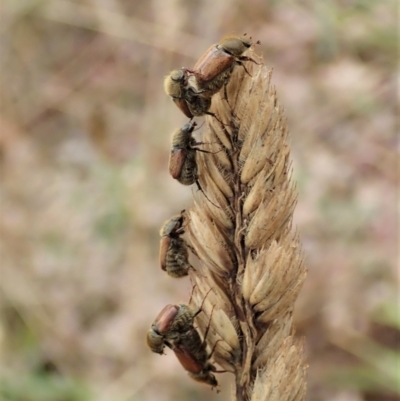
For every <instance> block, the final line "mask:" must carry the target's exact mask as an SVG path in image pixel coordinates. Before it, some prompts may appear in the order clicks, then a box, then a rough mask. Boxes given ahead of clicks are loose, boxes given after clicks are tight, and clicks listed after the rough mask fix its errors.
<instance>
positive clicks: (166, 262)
mask: <svg viewBox="0 0 400 401" xmlns="http://www.w3.org/2000/svg"><path fill="white" fill-rule="evenodd" d="M184 212H185V211H184V210H182V212H181V213H180V214H178V215H176V216H174V217H172V218H171V219H169V220H167V221H166V222H165V223H164V225H163V226H162V227H161V230H160V236H161V241H160V255H159V258H160V266H161V269H162V270H164V271H166V272H167V273H168V274H169V275H170V276H171V277H175V278H179V277H184V276H187V275H188V269H189V268H191V267H192V266H191V265H190V263H189V262H188V258H189V252H188V246H187V244H186V241H185V240H184V239H183V238H181V235H182V234H183V233H184V232H185V231H184V228H183V222H184Z"/></svg>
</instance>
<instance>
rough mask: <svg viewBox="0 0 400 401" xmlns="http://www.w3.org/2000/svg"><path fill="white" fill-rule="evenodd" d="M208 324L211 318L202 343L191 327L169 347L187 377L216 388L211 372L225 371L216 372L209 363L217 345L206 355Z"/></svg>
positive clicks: (216, 383)
mask: <svg viewBox="0 0 400 401" xmlns="http://www.w3.org/2000/svg"><path fill="white" fill-rule="evenodd" d="M211 316H212V312H211ZM210 323H211V317H210V321H209V323H208V326H207V329H206V331H205V333H204V340H203V341H202V340H201V338H200V336H199V333H198V332H197V330H196V329H195V328H194V327H193V326H191V327H190V328H189V330H187V331H185V332H182V333H181V334H180V335H179V338H178V340H177V341H175V342H174V343H173V344H172V346H171V345H170V347H171V348H172V350H173V351H174V353H175V355H176V357H177V358H178V360H179V362H180V363H181V365H182V366H183V368H184V369H185V370H186V371H188V372H189V376H190V377H191V378H192V379H194V380H196V381H198V382H201V383H206V384H209V385H210V386H211V387H216V386H218V382H217V379H216V378H215V376H214V375H213V374H212V373H211V372H214V373H224V372H225V371H219V370H217V369H216V367H215V366H214V365H213V364H212V363H211V362H210V359H211V356H212V354H213V353H214V350H215V346H216V345H217V343H215V344H214V348H213V350H212V351H211V353H210V354H208V353H207V349H206V347H207V344H206V338H207V334H208V330H209V328H210Z"/></svg>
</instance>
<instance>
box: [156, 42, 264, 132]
mask: <svg viewBox="0 0 400 401" xmlns="http://www.w3.org/2000/svg"><path fill="white" fill-rule="evenodd" d="M259 43H260V42H259V41H257V44H259ZM252 45H253V42H252V40H251V38H247V37H246V36H245V35H243V36H226V37H224V38H222V39H221V40H220V41H219V42H218V43H216V44H214V45H212V46H211V47H210V48H209V49H208V50H207V51H206V52H205V53H204V54H203V55H202V56H201V57H200V59H199V60H198V61H197V62H196V64H195V65H194V67H193V68H192V69H189V68H181V69H179V70H173V71H172V72H171V73H170V74H169V75H167V77H166V78H165V80H164V90H165V92H166V93H167V95H169V96H171V97H172V99H173V101H174V102H175V104H176V105H177V106H178V107H179V109H180V110H181V111H182V112H183V113H184V114H185V115H186V116H187V117H189V118H193V117H194V116H202V115H204V114H208V115H211V116H213V117H215V118H217V117H216V115H215V114H214V113H211V112H209V108H210V107H211V97H212V96H213V95H214V94H215V93H217V92H219V90H220V89H221V88H222V86H224V96H225V99H227V94H226V86H227V84H228V82H229V78H230V76H231V74H232V71H233V69H234V67H235V65H241V66H243V68H244V69H245V70H246V72H247V73H248V74H249V72H248V71H247V69H246V67H245V65H244V64H243V62H244V61H252V62H254V63H256V64H258V63H257V62H256V61H255V60H254V59H252V58H250V57H246V56H243V53H244V52H245V51H246V50H247V49H249V48H250V47H251V46H252ZM249 75H250V74H249ZM190 76H193V77H194V78H195V79H194V81H193V80H191V79H190ZM217 119H218V118H217ZM218 121H220V120H219V119H218ZM220 122H221V121H220ZM221 123H222V122H221ZM222 124H223V123H222ZM224 125H225V124H224Z"/></svg>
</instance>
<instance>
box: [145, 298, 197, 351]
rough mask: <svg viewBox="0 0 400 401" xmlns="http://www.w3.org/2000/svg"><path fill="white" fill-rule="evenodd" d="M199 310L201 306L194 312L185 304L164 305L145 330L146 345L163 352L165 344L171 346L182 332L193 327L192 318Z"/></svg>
mask: <svg viewBox="0 0 400 401" xmlns="http://www.w3.org/2000/svg"><path fill="white" fill-rule="evenodd" d="M200 312H201V308H200V309H199V310H198V311H196V312H194V311H193V310H192V308H191V307H190V306H189V305H186V304H178V305H172V304H169V305H167V306H165V307H164V308H163V309H162V310H161V312H160V313H159V314H158V315H157V317H156V318H155V320H154V322H153V324H152V325H151V328H150V330H149V331H148V332H147V337H146V340H147V345H148V346H149V348H150V349H151V350H152V351H153V352H155V353H157V354H163V353H164V347H165V346H166V345H167V346H169V347H170V348H171V347H173V344H174V342H175V341H177V339H178V338H179V337H180V335H181V334H182V333H185V332H187V331H188V330H190V329H191V328H193V322H194V318H195V317H196V316H197V315H198V314H199V313H200Z"/></svg>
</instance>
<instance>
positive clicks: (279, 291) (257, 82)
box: [185, 52, 306, 401]
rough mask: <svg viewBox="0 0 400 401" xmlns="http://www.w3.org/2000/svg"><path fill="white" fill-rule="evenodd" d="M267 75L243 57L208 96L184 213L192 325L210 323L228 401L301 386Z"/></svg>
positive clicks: (279, 147) (277, 397) (285, 194)
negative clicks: (226, 376)
mask: <svg viewBox="0 0 400 401" xmlns="http://www.w3.org/2000/svg"><path fill="white" fill-rule="evenodd" d="M251 55H252V58H253V57H254V56H255V55H254V53H252V52H251ZM270 81H271V71H270V70H268V69H267V68H266V67H265V66H263V65H257V64H255V63H253V62H246V68H235V69H234V71H233V72H232V75H231V77H230V80H229V83H228V85H227V87H226V92H227V97H228V99H227V100H226V99H224V93H223V92H224V91H223V90H221V91H219V92H218V93H217V94H216V95H214V96H213V98H212V106H211V109H210V110H211V112H212V113H214V114H216V115H217V116H218V119H215V118H213V117H208V116H207V119H206V120H207V128H206V129H205V131H204V133H203V142H204V143H206V144H210V145H208V146H207V147H206V149H207V150H209V151H210V152H212V153H200V152H197V153H196V161H197V166H198V179H199V181H200V185H201V187H202V188H203V189H204V190H205V191H206V192H207V196H208V197H209V198H210V200H211V202H210V201H208V200H207V199H206V198H204V197H203V196H200V194H199V192H197V193H196V194H195V200H194V206H193V207H192V208H191V209H190V210H188V211H187V212H186V217H185V218H186V220H187V223H186V227H185V230H186V231H187V233H188V239H189V242H190V244H191V246H192V247H193V249H194V252H195V254H196V255H197V256H198V258H199V259H200V261H201V266H200V267H199V268H198V269H197V270H194V269H190V270H189V275H190V278H191V281H192V284H193V286H194V290H193V295H192V304H194V305H195V306H194V305H192V308H193V309H196V308H200V306H201V305H202V307H201V308H202V311H203V313H200V314H199V315H198V316H197V317H196V323H197V324H198V325H199V329H200V330H201V331H202V332H203V333H204V332H205V330H206V327H207V326H208V324H209V322H210V321H211V323H210V327H209V331H208V334H207V342H208V344H209V345H210V347H211V348H214V347H215V350H214V353H213V359H214V360H215V362H217V363H218V364H219V365H220V366H221V367H222V368H223V369H224V370H226V371H229V372H232V373H233V374H234V375H235V378H236V379H235V383H236V390H235V399H236V400H237V401H248V400H251V401H263V400H268V401H297V400H299V401H300V400H304V399H305V392H306V381H305V364H304V362H303V344H302V343H301V342H300V341H298V340H296V339H295V337H294V329H293V324H292V311H293V307H294V302H295V300H296V298H297V295H298V293H299V291H300V289H301V286H302V284H303V281H304V279H305V275H306V270H305V267H304V263H303V255H302V252H301V247H300V243H299V238H298V235H297V233H296V232H295V231H294V230H293V229H292V216H293V211H294V207H295V204H296V191H295V188H294V185H293V183H292V182H291V180H290V176H291V165H290V159H289V146H288V130H287V125H286V121H285V118H284V116H283V111H282V108H281V106H280V105H279V104H278V102H277V97H276V92H275V89H274V88H273V87H272V86H271V84H270ZM219 120H222V121H224V124H221V122H220V121H219ZM227 122H229V124H226V123H227ZM213 144H216V145H213ZM215 146H218V147H219V149H222V151H219V152H213V150H215V149H213V148H214V147H215ZM210 289H211V292H210ZM207 294H208V295H207ZM206 295H207V297H206Z"/></svg>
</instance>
